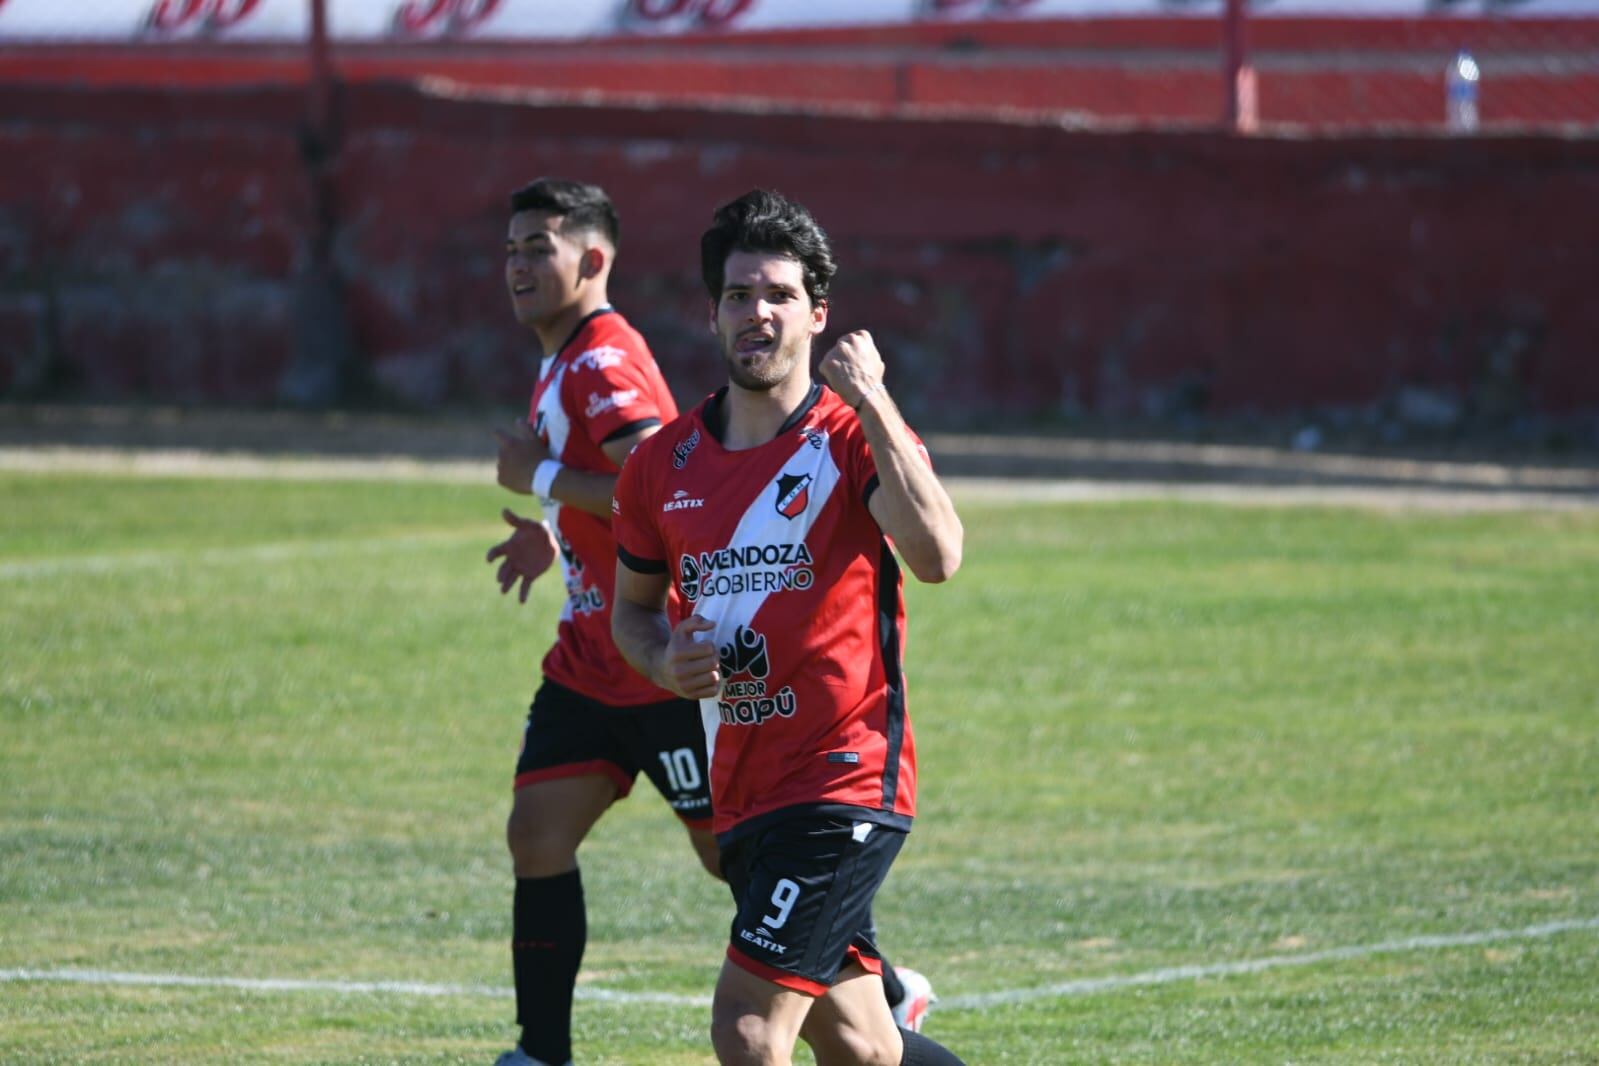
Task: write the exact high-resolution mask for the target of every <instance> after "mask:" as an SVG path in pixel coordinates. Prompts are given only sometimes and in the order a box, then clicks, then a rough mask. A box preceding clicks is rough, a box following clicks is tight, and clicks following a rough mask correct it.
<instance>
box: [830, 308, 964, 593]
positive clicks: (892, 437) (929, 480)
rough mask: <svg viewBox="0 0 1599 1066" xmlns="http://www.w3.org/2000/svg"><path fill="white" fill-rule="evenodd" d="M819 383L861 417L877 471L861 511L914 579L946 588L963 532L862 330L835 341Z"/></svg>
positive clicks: (868, 336)
mask: <svg viewBox="0 0 1599 1066" xmlns="http://www.w3.org/2000/svg"><path fill="white" fill-rule="evenodd" d="M820 370H821V373H822V377H823V378H824V379H826V381H827V383H828V384H829V385H830V386H832V388H833V391H834V392H836V393H838V394H839V396H841V397H843V399H844V402H845V403H847V404H849V405H850V406H851V407H853V408H855V411H856V414H858V415H859V416H860V420H861V430H862V432H864V433H865V435H866V442H867V443H868V444H870V445H871V447H872V457H873V459H874V460H875V461H876V463H877V482H878V484H877V491H876V492H874V493H872V496H871V499H870V500H868V501H867V507H868V508H869V509H870V510H871V512H872V517H873V518H874V519H876V520H877V525H878V527H879V528H880V529H882V531H883V532H884V533H886V534H888V536H889V538H890V539H892V540H893V542H894V548H895V549H896V550H897V551H898V552H899V555H900V558H902V559H903V560H905V565H906V566H907V567H908V568H909V569H910V572H911V573H913V574H915V575H916V577H917V579H918V580H920V581H926V582H938V581H947V580H949V578H950V577H952V576H954V573H955V571H956V570H958V569H960V564H961V546H962V542H963V541H964V539H965V531H964V530H963V529H962V528H961V520H960V516H959V515H957V514H956V513H955V504H954V503H953V502H951V500H950V498H949V493H947V492H945V491H944V486H943V484H942V483H940V482H939V480H938V476H937V475H936V474H934V473H933V468H932V467H931V466H930V465H928V463H927V460H926V457H925V456H924V455H923V453H922V449H921V446H920V445H919V444H918V443H917V441H916V438H915V436H914V435H913V434H912V433H911V430H910V427H909V426H907V425H906V424H905V419H904V418H902V417H901V416H900V413H899V408H898V407H896V406H895V405H894V401H893V399H892V398H891V397H890V396H889V395H888V388H887V386H885V385H884V384H883V358H882V356H881V355H880V354H879V353H878V351H877V345H876V344H875V343H874V342H873V341H872V336H871V334H869V333H867V332H866V331H864V330H859V331H857V332H855V333H850V334H848V335H846V336H844V337H841V338H840V339H839V341H838V343H837V344H836V345H834V346H833V349H832V350H831V351H830V352H828V353H827V355H826V356H825V357H824V358H823V359H822V362H821V366H820Z"/></svg>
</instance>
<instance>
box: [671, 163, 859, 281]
mask: <svg viewBox="0 0 1599 1066" xmlns="http://www.w3.org/2000/svg"><path fill="white" fill-rule="evenodd" d="M734 252H763V253H767V254H771V255H782V256H787V257H789V258H791V259H797V260H798V261H799V264H800V269H801V271H802V272H803V276H804V279H805V293H806V295H808V296H809V297H810V298H811V303H813V304H819V303H822V302H823V301H825V300H826V299H827V287H828V285H829V283H831V282H832V280H833V275H834V274H836V273H837V272H838V265H837V264H836V263H834V262H833V245H832V243H831V242H830V241H829V240H828V239H827V233H826V231H825V230H823V229H822V227H821V226H819V225H817V224H816V220H815V219H814V218H812V217H811V213H810V212H809V211H807V210H805V208H804V207H803V206H802V205H800V204H798V203H795V202H794V201H793V200H790V199H788V198H787V197H786V196H784V195H783V194H782V193H779V192H773V191H772V190H770V189H752V190H751V191H749V192H747V193H745V194H744V195H743V196H740V197H739V198H738V199H737V200H734V201H733V202H731V203H727V204H723V205H722V206H721V207H719V208H717V209H716V215H715V217H714V218H713V219H712V221H711V228H710V229H708V230H706V231H705V235H704V236H703V237H701V238H700V273H701V275H702V276H703V277H704V278H705V288H706V289H707V290H708V291H709V292H710V294H711V299H712V300H720V299H721V298H722V285H723V282H724V280H725V277H726V271H727V257H728V256H729V255H732V254H733V253H734Z"/></svg>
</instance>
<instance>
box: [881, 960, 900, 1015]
mask: <svg viewBox="0 0 1599 1066" xmlns="http://www.w3.org/2000/svg"><path fill="white" fill-rule="evenodd" d="M883 998H884V999H886V1000H888V1005H889V1006H890V1007H897V1006H899V1002H900V1000H902V999H904V998H905V986H904V985H902V984H900V983H899V974H897V973H895V972H894V967H893V966H891V965H889V962H888V960H887V959H884V960H883Z"/></svg>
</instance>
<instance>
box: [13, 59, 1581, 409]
mask: <svg viewBox="0 0 1599 1066" xmlns="http://www.w3.org/2000/svg"><path fill="white" fill-rule="evenodd" d="M0 106H3V109H4V110H3V112H0V158H4V159H6V160H7V163H6V165H5V167H3V168H0V394H3V395H6V396H11V397H19V396H26V395H55V396H62V395H65V396H70V397H81V398H94V399H108V400H120V399H130V398H158V399H162V400H178V401H214V400H221V401H228V402H238V403H256V402H270V401H271V400H272V399H273V398H274V396H276V395H277V394H278V390H279V387H280V384H281V381H282V378H283V376H284V374H285V373H286V372H287V370H288V368H289V366H290V364H291V362H292V359H293V356H294V352H295V350H296V348H297V346H298V345H301V344H303V343H305V342H304V340H303V337H304V333H303V330H304V328H305V319H306V311H305V308H306V307H307V306H308V305H309V304H310V303H313V302H314V301H308V300H307V299H306V298H305V293H304V288H305V269H304V268H305V265H306V254H305V241H306V234H307V233H308V232H309V229H310V219H311V214H312V207H311V203H312V200H311V196H310V183H309V179H308V178H307V176H306V172H305V169H304V167H303V165H302V163H301V161H300V151H299V146H298V119H299V115H300V113H301V98H300V97H299V96H298V95H297V94H295V93H294V92H292V91H290V90H286V89H256V90H236V91H229V92H210V93H182V92H175V91H174V92H164V91H156V90H115V91H111V90H77V91H71V90H61V89H45V88H35V89H23V88H13V89H11V90H9V91H8V92H7V94H6V97H5V103H4V105H0ZM342 113H343V116H344V123H343V128H344V137H343V151H342V155H341V156H340V161H339V165H338V168H337V170H336V172H335V182H334V186H335V189H336V208H337V221H338V226H339V228H338V235H337V241H336V245H335V256H336V261H337V263H338V265H339V267H340V270H341V272H342V274H343V277H344V278H345V280H346V283H347V285H348V290H347V297H348V305H349V308H350V312H351V316H352V322H353V325H354V331H355V338H356V342H357V345H358V348H359V351H360V353H361V361H362V366H363V367H364V369H365V370H366V371H367V372H368V375H369V377H370V380H371V381H372V382H374V383H376V385H377V387H378V388H379V389H380V390H381V392H382V393H384V394H385V395H386V396H388V397H391V398H396V399H399V400H402V401H404V402H406V403H410V404H415V405H418V406H421V407H434V406H439V405H443V404H448V403H457V402H460V403H481V402H484V401H491V402H505V403H517V402H520V401H521V400H522V398H523V397H525V395H526V392H527V389H528V386H529V382H530V375H531V370H532V367H533V365H534V361H535V359H536V357H537V355H538V352H537V351H536V347H535V345H534V343H533V341H532V339H531V338H530V337H529V336H527V335H525V334H522V333H519V332H518V331H517V329H516V328H515V327H514V325H513V324H512V323H511V321H510V316H509V312H508V309H507V306H506V299H505V295H504V289H503V283H502V281H501V269H500V267H501V251H500V245H501V242H502V239H503V234H504V223H505V206H504V204H505V195H506V193H507V192H508V191H509V190H510V189H511V188H513V187H515V186H517V185H519V184H521V183H523V182H524V181H526V180H528V179H529V178H531V177H533V176H536V175H540V174H567V175H574V176H582V177H586V178H590V179H592V180H597V181H599V182H601V183H603V184H604V185H605V186H607V188H609V189H610V190H611V192H612V194H613V196H614V197H615V199H616V200H617V202H618V204H619V206H620V207H621V210H622V213H623V224H624V241H623V243H624V247H623V252H622V258H621V261H620V267H619V274H618V283H617V285H616V289H615V291H614V292H613V296H614V297H615V299H616V301H617V303H618V304H619V306H620V307H621V308H622V309H623V310H624V311H626V312H627V313H628V315H629V316H630V317H631V318H632V319H633V320H634V321H635V322H636V323H637V324H639V325H640V326H641V327H642V328H643V329H644V331H645V333H646V335H647V336H649V337H650V338H651V340H652V342H653V343H654V345H655V346H656V348H657V352H658V355H659V356H660V357H661V360H662V363H663V365H664V366H665V367H666V369H667V372H668V375H669V376H670V377H671V378H672V380H673V381H674V383H675V384H676V385H677V387H678V388H679V390H680V392H681V393H682V395H683V396H684V397H685V398H690V397H693V396H696V395H698V394H699V393H700V392H701V391H703V389H704V388H706V387H709V386H710V385H711V384H713V383H714V382H715V381H716V379H717V375H716V371H715V365H714V356H713V353H712V352H711V349H710V347H709V344H708V343H707V336H706V333H705V329H704V326H703V322H704V314H705V299H704V293H703V290H702V288H701V286H700V283H699V280H698V277H697V274H698V264H697V248H698V235H699V233H700V231H701V230H702V229H703V228H704V225H705V223H706V222H707V221H708V219H709V216H710V213H711V210H712V209H713V208H714V206H715V205H716V204H717V203H719V202H721V201H723V200H726V199H728V198H730V197H732V196H734V195H737V194H738V193H740V192H743V191H744V190H746V189H748V188H750V187H751V186H754V185H770V186H775V187H777V188H780V189H782V190H783V191H785V192H787V193H789V194H790V195H793V196H796V197H798V198H800V199H801V200H803V201H805V202H806V203H807V204H809V205H810V206H811V207H812V209H813V210H814V211H815V213H816V214H817V216H818V218H819V219H820V220H821V221H822V222H823V224H824V225H825V226H826V227H827V228H828V229H829V230H830V232H831V233H832V234H833V236H834V238H835V241H836V243H837V245H838V251H839V258H840V260H841V262H842V264H843V273H842V275H841V277H840V280H839V281H838V282H837V284H836V293H835V299H834V309H833V323H834V325H835V326H836V327H838V328H840V329H851V328H860V327H866V328H870V329H872V330H873V331H874V332H875V333H877V335H878V336H879V339H880V341H881V343H882V345H883V347H884V349H885V351H886V353H887V356H888V358H889V360H890V364H891V367H892V368H893V370H892V373H893V375H894V376H893V381H894V384H895V387H896V391H897V392H898V393H899V394H900V395H901V396H902V398H904V399H905V400H906V401H907V406H910V407H912V408H913V409H915V410H916V411H917V412H918V413H919V414H921V415H922V416H923V417H924V418H925V417H936V418H938V419H939V420H941V421H958V420H961V419H963V418H966V417H971V416H975V415H979V414H983V415H993V414H996V413H1002V414H1007V415H1032V414H1050V413H1056V412H1061V411H1071V412H1091V413H1098V414H1105V415H1111V416H1118V415H1129V414H1138V415H1147V414H1154V415H1173V414H1182V413H1188V412H1201V413H1203V412H1210V413H1240V412H1250V411H1259V412H1267V413H1272V412H1290V411H1299V410H1305V409H1312V408H1328V407H1337V408H1345V409H1364V410H1374V409H1377V408H1382V407H1393V406H1394V405H1399V404H1408V405H1410V406H1411V407H1412V408H1416V411H1415V412H1413V413H1417V414H1419V416H1420V417H1424V418H1425V417H1432V414H1435V415H1436V416H1437V417H1438V418H1440V419H1448V418H1453V417H1459V416H1460V415H1462V414H1464V413H1472V414H1475V415H1477V416H1479V417H1480V418H1483V419H1489V420H1502V419H1511V418H1515V417H1518V416H1520V415H1523V414H1528V413H1545V414H1565V413H1572V412H1592V411H1599V360H1596V358H1595V347H1596V338H1599V300H1596V299H1595V298H1594V293H1595V291H1596V289H1599V213H1596V212H1595V210H1594V207H1593V205H1594V204H1596V203H1599V142H1596V141H1594V140H1560V139H1511V138H1494V139H1478V140H1444V139H1431V138H1420V139H1380V138H1370V139H1320V140H1277V139H1273V140H1266V139H1233V138H1228V137H1224V136H1219V135H1214V134H1207V133H1194V134H1172V133H1167V134H1159V133H1127V134H1114V133H1085V132H1072V131H1066V130H1062V129H1058V128H1052V127H1049V126H1046V125H1007V124H1000V123H993V122H986V123H985V122H971V121H933V120H914V119H866V118H851V117H848V116H843V115H833V116H819V115H810V116H805V115H794V114H777V113H768V114H763V113H731V112H714V111H701V110H690V109H678V110H671V109H663V110H642V109H620V108H585V107H578V106H570V105H565V106H539V105H537V104H535V103H526V102H515V101H508V100H502V101H494V100H481V99H479V100H471V99H445V98H439V97H431V96H427V95H424V94H422V93H419V92H417V91H415V90H413V89H411V88H406V87H398V86H381V85H366V86H358V87H353V88H350V89H348V90H347V91H346V93H345V95H344V98H343V100H342ZM1418 403H1419V404H1420V406H1419V407H1417V404H1418ZM1429 412H1432V414H1429Z"/></svg>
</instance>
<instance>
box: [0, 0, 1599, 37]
mask: <svg viewBox="0 0 1599 1066" xmlns="http://www.w3.org/2000/svg"><path fill="white" fill-rule="evenodd" d="M1223 3H1224V0H327V5H328V29H329V32H330V33H331V34H332V36H333V37H334V39H335V40H342V41H394V40H428V39H435V38H454V39H474V40H527V39H572V38H582V37H589V38H604V37H617V36H638V35H662V34H666V35H671V34H682V33H705V32H726V31H755V30H802V29H821V28H827V27H852V26H855V27H859V26H893V25H906V24H911V23H929V22H932V23H938V22H967V21H973V20H982V19H992V20H1013V19H1072V18H1103V17H1109V16H1116V17H1126V16H1134V17H1159V16H1202V17H1215V16H1216V15H1218V14H1220V12H1221V10H1222V8H1223ZM1250 7H1251V10H1252V12H1253V13H1254V14H1255V15H1257V16H1265V17H1295V16H1318V17H1323V16H1333V17H1347V18H1419V17H1430V16H1438V17H1457V16H1463V17H1481V16H1484V15H1492V16H1494V17H1498V18H1516V17H1518V16H1519V17H1537V16H1545V15H1552V16H1568V15H1586V16H1589V17H1593V18H1599V0H1251V3H1250ZM309 26H310V0H0V42H6V43H17V42H22V41H81V40H96V41H106V42H114V41H123V42H130V41H172V40H188V39H195V38H200V39H206V40H223V41H241V42H249V41H274V40H299V39H303V38H304V37H305V36H306V33H307V31H308V28H309Z"/></svg>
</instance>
